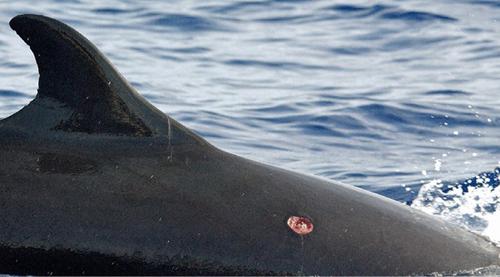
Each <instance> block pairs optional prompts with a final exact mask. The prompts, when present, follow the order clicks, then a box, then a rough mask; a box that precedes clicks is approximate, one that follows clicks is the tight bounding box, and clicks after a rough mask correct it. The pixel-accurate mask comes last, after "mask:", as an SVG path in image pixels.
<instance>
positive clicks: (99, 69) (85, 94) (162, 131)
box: [10, 15, 200, 141]
mask: <svg viewBox="0 0 500 277" xmlns="http://www.w3.org/2000/svg"><path fill="white" fill-rule="evenodd" d="M10 26H11V27H12V29H14V30H15V31H16V32H17V33H18V35H19V36H20V37H21V38H22V39H23V40H24V41H25V42H26V43H27V44H28V45H29V46H30V48H31V50H32V51H33V54H34V56H35V59H36V62H37V64H38V70H39V74H40V79H39V84H38V86H39V88H38V95H37V98H36V99H35V100H34V101H33V102H32V103H30V105H29V106H32V105H33V106H34V105H36V104H37V103H36V102H37V101H43V99H49V100H51V101H52V100H55V101H56V102H58V103H60V104H62V106H64V107H65V108H66V109H69V110H70V112H69V113H66V116H63V118H60V120H59V119H58V120H57V124H55V126H43V128H51V130H56V131H67V132H85V133H90V134H113V135H126V136H138V137H149V136H162V135H165V136H169V137H170V133H169V132H172V133H173V131H174V130H173V128H174V129H176V130H175V131H176V132H177V136H179V132H181V133H182V135H181V137H182V139H184V140H189V139H190V138H192V139H194V140H195V141H199V140H200V138H199V137H198V136H196V135H195V134H193V133H192V132H191V131H189V130H188V129H187V128H185V127H183V126H182V125H180V124H179V123H177V122H175V121H174V120H172V119H170V118H169V117H168V116H166V115H165V114H163V113H162V112H161V111H159V110H158V109H156V108H155V107H154V106H153V105H151V104H150V103H148V102H147V101H146V100H145V99H144V98H143V97H142V96H140V95H139V94H138V93H137V92H136V91H135V90H134V89H133V88H132V87H131V86H130V85H129V83H128V82H127V81H126V80H125V78H123V77H122V75H121V74H120V73H118V71H116V69H115V68H114V67H113V65H112V64H111V63H110V62H109V60H108V59H106V58H105V57H104V55H103V54H102V53H101V52H100V51H99V50H98V49H97V48H96V47H95V46H94V45H93V44H92V43H91V42H90V41H88V40H87V39H86V38H85V37H84V36H82V35H81V34H80V33H78V32H77V31H75V30H74V29H73V28H71V27H69V26H68V25H66V24H64V23H62V22H59V21H57V20H54V19H51V18H48V17H45V16H40V15H18V16H16V17H14V18H13V19H12V20H11V21H10ZM38 104H40V103H38ZM29 106H28V107H27V108H29ZM39 106H41V105H39ZM25 110H26V109H25ZM27 110H30V109H27ZM31 110H33V109H31ZM22 112H23V110H22V111H20V112H18V113H22ZM24 112H26V111H24ZM38 113H40V112H38ZM68 114H69V115H68ZM52 117H54V116H53V115H52ZM18 118H20V119H22V118H24V119H23V120H25V118H26V116H18ZM21 121H22V120H21ZM51 122H54V120H51ZM30 125H31V124H30ZM179 139H180V137H179Z"/></svg>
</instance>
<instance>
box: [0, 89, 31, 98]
mask: <svg viewBox="0 0 500 277" xmlns="http://www.w3.org/2000/svg"><path fill="white" fill-rule="evenodd" d="M0 97H26V98H31V96H30V95H28V94H26V93H22V92H18V91H15V90H5V89H0Z"/></svg>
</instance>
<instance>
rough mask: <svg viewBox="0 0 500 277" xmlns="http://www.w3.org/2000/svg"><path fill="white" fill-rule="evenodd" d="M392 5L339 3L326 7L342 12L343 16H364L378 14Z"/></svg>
mask: <svg viewBox="0 0 500 277" xmlns="http://www.w3.org/2000/svg"><path fill="white" fill-rule="evenodd" d="M389 8H390V6H386V5H380V4H376V5H373V6H358V5H351V4H337V5H333V6H329V7H326V9H327V10H331V11H335V12H338V13H340V15H341V16H346V17H350V18H352V17H354V18H363V17H369V16H372V15H375V14H378V13H380V12H382V11H384V10H387V9H389Z"/></svg>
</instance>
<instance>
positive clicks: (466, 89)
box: [0, 0, 500, 201]
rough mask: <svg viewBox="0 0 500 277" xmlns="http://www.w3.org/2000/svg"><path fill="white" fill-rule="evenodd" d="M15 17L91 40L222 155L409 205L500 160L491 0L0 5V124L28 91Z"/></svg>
mask: <svg viewBox="0 0 500 277" xmlns="http://www.w3.org/2000/svg"><path fill="white" fill-rule="evenodd" d="M20 13H36V14H44V15H47V16H51V17H55V18H57V19H60V20H62V21H64V22H66V23H68V24H70V25H72V26H73V27H75V28H76V29H78V30H79V31H80V32H82V33H83V34H84V35H85V36H87V37H88V38H89V39H90V40H91V41H93V42H94V43H95V44H96V45H97V46H98V48H100V49H101V50H102V51H103V52H104V53H105V54H106V55H107V56H108V57H109V59H110V60H111V61H112V62H113V63H114V64H115V65H116V67H117V68H118V69H119V70H120V71H121V72H122V73H123V74H124V76H125V77H126V78H127V79H128V80H129V81H130V82H131V83H132V84H133V85H134V86H135V87H136V88H137V89H138V90H139V91H140V92H141V93H142V95H144V96H145V97H146V98H147V99H148V100H149V101H151V102H152V103H153V104H154V105H155V106H157V107H159V108H160V109H161V110H162V111H164V112H165V113H167V114H169V115H171V116H173V117H174V118H176V119H177V120H179V121H180V122H181V123H183V124H185V125H187V126H188V127H190V128H192V129H193V130H195V131H196V132H197V133H199V134H201V135H202V136H204V137H205V138H207V139H208V140H209V141H210V142H212V143H213V144H215V145H216V146H218V147H220V148H222V149H225V150H228V151H231V152H233V153H237V154H240V155H243V156H246V157H249V158H252V159H255V160H259V161H262V162H266V163H270V164H274V165H278V166H281V167H285V168H289V169H292V170H296V171H301V172H305V173H310V174H315V175H320V176H324V177H327V178H331V179H335V180H339V181H342V182H345V183H348V184H352V185H356V186H360V187H363V188H365V189H368V190H371V191H374V192H378V193H381V194H383V195H386V196H389V197H391V198H393V199H397V200H400V201H411V199H412V197H414V195H415V194H416V192H417V191H418V189H419V188H420V186H421V185H422V183H424V182H426V181H428V180H430V179H441V180H444V181H445V182H448V183H454V182H457V181H460V180H467V179H469V178H470V177H472V176H475V175H476V174H479V173H480V172H488V171H492V170H493V169H494V168H496V167H497V166H498V164H499V161H500V147H499V145H500V140H499V137H500V128H499V126H498V122H499V120H500V117H499V116H498V114H499V111H500V100H499V97H498V95H499V93H500V80H499V79H500V23H499V20H500V1H493V0H491V1H486V0H485V1H479V0H470V1H468V0H454V1H451V0H436V1H413V0H409V1H300V0H295V1H292V0H289V1H285V0H264V1H233V0H224V1H222V0H220V1H168V2H167V1H126V0H124V1H117V0H112V1H97V0H93V1H83V0H82V1H79V0H73V1H60V0H37V1H34V0H27V1H2V2H0V118H2V117H6V116H9V115H10V114H12V113H14V112H16V111H17V110H19V109H20V108H21V107H23V106H24V105H26V104H27V103H28V102H29V101H30V100H31V99H32V98H33V97H34V96H35V94H36V89H37V79H38V73H37V69H36V65H35V62H34V59H33V56H32V54H31V52H30V51H29V48H28V46H26V45H24V43H23V42H22V41H21V40H20V39H19V38H18V37H17V36H16V34H15V33H14V32H13V31H12V30H10V28H9V26H8V21H9V20H10V18H12V17H13V16H15V15H17V14H20Z"/></svg>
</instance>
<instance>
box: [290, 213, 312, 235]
mask: <svg viewBox="0 0 500 277" xmlns="http://www.w3.org/2000/svg"><path fill="white" fill-rule="evenodd" d="M287 224H288V227H290V229H292V231H294V232H295V233H297V234H299V235H301V236H303V235H307V234H309V233H311V232H312V231H313V229H314V225H313V223H312V221H311V220H310V219H309V218H307V217H302V216H291V217H289V218H288V221H287Z"/></svg>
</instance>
